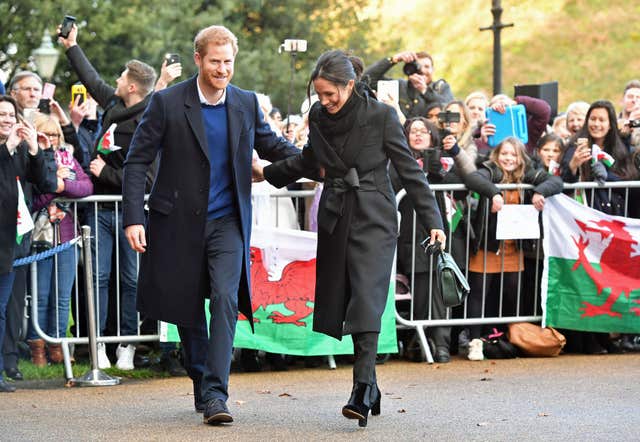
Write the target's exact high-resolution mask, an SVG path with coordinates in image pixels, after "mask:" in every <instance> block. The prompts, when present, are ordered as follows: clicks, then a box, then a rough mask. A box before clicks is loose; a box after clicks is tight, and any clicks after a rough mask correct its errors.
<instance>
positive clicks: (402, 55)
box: [391, 51, 418, 63]
mask: <svg viewBox="0 0 640 442" xmlns="http://www.w3.org/2000/svg"><path fill="white" fill-rule="evenodd" d="M417 59H418V56H417V55H416V53H415V52H411V51H404V52H398V53H397V54H396V55H394V56H393V57H391V61H392V62H393V63H399V62H401V61H404V62H405V63H411V62H412V61H415V60H417Z"/></svg>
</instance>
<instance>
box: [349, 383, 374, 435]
mask: <svg viewBox="0 0 640 442" xmlns="http://www.w3.org/2000/svg"><path fill="white" fill-rule="evenodd" d="M381 397H382V395H381V394H380V390H379V389H378V386H377V385H376V384H363V383H360V382H358V383H356V384H355V385H354V386H353V390H351V397H350V398H349V402H348V403H347V405H345V406H344V407H342V415H343V416H344V417H346V418H347V419H358V425H359V426H361V427H366V426H367V417H368V416H369V410H371V414H372V415H373V416H377V415H379V414H380V399H381Z"/></svg>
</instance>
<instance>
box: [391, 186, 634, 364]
mask: <svg viewBox="0 0 640 442" xmlns="http://www.w3.org/2000/svg"><path fill="white" fill-rule="evenodd" d="M430 187H431V189H432V190H433V191H434V193H444V194H449V195H452V192H454V191H465V192H466V191H467V189H466V187H465V186H464V185H463V184H451V185H435V184H432V185H430ZM497 187H498V188H499V189H501V190H512V189H522V190H525V189H533V187H534V186H532V185H528V184H517V185H516V184H499V185H497ZM631 188H640V181H620V182H607V183H604V184H598V183H596V182H584V183H573V184H569V183H565V184H564V191H567V190H579V189H607V190H608V192H609V197H611V192H612V191H613V189H625V191H624V196H625V205H624V215H625V216H627V214H628V211H629V204H630V203H632V204H640V201H631V202H630V201H629V189H631ZM405 195H406V191H405V190H401V191H400V192H398V194H397V196H396V202H397V203H398V204H399V203H400V202H401V201H402V199H403V198H404V197H405ZM588 204H589V205H590V206H592V205H593V193H592V194H591V200H590V201H589V202H588ZM486 210H487V215H488V211H489V206H488V205H487V207H486ZM470 212H471V207H470V205H467V210H466V225H465V229H466V230H465V231H466V232H467V233H466V250H465V253H464V255H465V263H464V266H462V265H461V268H462V267H464V272H465V276H467V277H468V275H469V270H468V266H467V265H466V264H467V263H468V262H469V258H470V234H469V232H470V229H471V220H470ZM485 220H486V221H487V222H488V216H485ZM416 226H417V220H416V214H415V212H413V231H412V244H413V248H412V263H411V272H410V273H411V274H410V275H406V276H407V277H408V278H409V281H410V290H409V293H408V294H401V295H396V321H397V328H398V329H414V330H415V332H416V335H417V337H418V341H419V343H420V347H421V350H422V353H423V356H424V357H425V358H426V360H427V362H428V363H433V356H432V354H431V350H430V348H429V345H428V341H427V337H426V332H425V330H426V329H427V328H429V327H450V326H468V325H485V324H508V323H513V322H540V321H541V320H542V312H541V308H540V306H539V293H540V287H539V284H538V281H539V280H540V276H541V273H542V258H543V255H542V246H541V242H542V241H541V239H538V240H537V244H536V248H535V250H536V255H535V258H533V257H532V259H534V262H535V271H534V272H533V273H532V274H531V273H529V276H530V277H533V278H534V299H533V305H529V306H524V305H523V304H522V302H521V301H522V299H521V298H522V285H523V278H522V277H523V273H524V271H522V272H519V275H518V292H517V298H516V312H517V313H518V314H517V315H515V316H505V315H502V307H503V305H502V300H503V296H504V292H503V288H504V287H503V284H502V281H503V276H504V271H501V273H500V281H501V283H500V294H499V296H500V299H499V307H498V309H499V311H500V314H499V315H498V316H492V317H489V316H485V306H486V304H485V301H486V297H487V287H486V284H484V282H486V273H485V274H484V278H483V289H482V298H483V299H482V305H483V309H482V310H483V313H482V316H481V317H479V318H471V317H468V312H467V301H465V302H464V304H463V305H462V306H461V307H459V308H457V310H458V311H460V310H462V317H455V318H454V317H453V316H452V309H447V314H446V318H441V319H436V318H434V317H433V311H432V310H433V309H432V304H433V303H432V301H433V296H434V293H433V286H432V285H431V284H432V283H431V282H430V283H429V292H428V294H427V296H428V299H427V309H428V311H427V317H426V318H417V317H416V316H415V315H414V307H415V306H414V301H415V299H414V296H413V295H412V294H413V293H414V288H415V278H414V273H415V259H416V254H417V253H424V252H423V251H422V250H420V249H419V247H418V246H417V244H418V243H419V241H421V240H422V239H424V238H417V236H416ZM487 230H488V229H487V224H485V226H484V232H485V233H486V232H487ZM451 247H452V236H451V235H450V236H449V237H448V238H447V244H446V250H447V251H449V252H450V251H451ZM484 252H485V254H486V252H487V250H486V248H485V249H484ZM458 264H459V265H460V264H461V263H458ZM431 268H433V261H431ZM502 268H504V267H502ZM525 271H526V268H525ZM430 281H432V279H430ZM407 302H408V303H409V306H408V307H406V309H402V306H403V305H405V304H406V303H407ZM399 306H400V310H399ZM526 307H528V308H529V311H532V312H533V314H532V315H520V314H519V312H521V311H522V310H523V309H524V308H526ZM451 340H452V343H451V345H457V342H456V341H457V336H452V337H451Z"/></svg>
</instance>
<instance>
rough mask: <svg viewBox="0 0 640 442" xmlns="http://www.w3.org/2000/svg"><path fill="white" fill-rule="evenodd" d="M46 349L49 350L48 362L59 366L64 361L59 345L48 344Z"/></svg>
mask: <svg viewBox="0 0 640 442" xmlns="http://www.w3.org/2000/svg"><path fill="white" fill-rule="evenodd" d="M47 348H48V349H49V361H51V363H52V364H60V363H62V361H64V356H63V355H62V345H61V344H49V345H48V346H47Z"/></svg>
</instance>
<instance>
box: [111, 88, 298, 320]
mask: <svg viewBox="0 0 640 442" xmlns="http://www.w3.org/2000/svg"><path fill="white" fill-rule="evenodd" d="M196 78H197V77H193V78H191V79H189V80H186V81H184V82H182V83H178V84H177V85H175V86H172V87H170V88H168V89H165V90H163V91H160V92H156V93H155V94H153V96H152V98H151V101H150V103H149V107H148V108H147V110H146V111H145V114H144V116H143V118H142V121H141V122H140V125H139V126H138V128H137V129H136V132H135V134H134V137H133V140H132V141H131V146H130V147H129V153H128V155H127V159H126V162H125V168H124V183H123V217H124V219H123V224H124V226H125V227H126V226H129V225H133V224H142V225H144V224H145V214H144V210H143V207H144V201H143V198H144V190H145V178H146V175H145V174H146V172H147V171H148V168H149V166H150V165H151V164H152V162H153V161H154V160H155V158H156V156H157V155H159V164H158V172H157V175H156V178H155V181H154V183H153V188H152V190H151V194H150V196H149V202H148V205H149V217H148V222H147V223H146V224H147V228H146V234H147V250H146V252H145V253H143V254H142V255H141V259H140V274H139V279H138V299H137V307H138V310H139V311H140V312H141V313H144V314H145V315H147V316H148V317H150V318H153V319H159V320H162V321H166V322H171V323H174V324H178V325H183V326H186V327H189V326H193V324H194V319H195V318H199V317H200V316H201V315H202V312H203V308H204V299H205V298H208V297H209V295H210V292H211V290H210V285H209V276H208V273H207V261H206V256H205V251H204V244H205V237H204V235H205V226H206V222H207V204H208V199H209V185H210V181H209V173H210V163H209V151H208V149H207V138H206V135H205V130H204V123H203V120H202V112H201V105H200V101H199V98H198V91H197V87H196V81H197V80H196ZM226 107H227V119H228V134H229V149H230V151H231V157H230V158H231V169H232V170H231V171H230V173H231V177H232V182H233V191H234V193H235V195H234V196H235V199H236V202H237V209H238V211H237V213H238V215H239V218H240V224H241V226H240V227H241V232H242V239H243V242H244V258H243V267H244V268H243V271H242V274H241V280H240V287H239V293H238V308H239V310H240V311H241V312H242V313H243V314H244V315H245V316H246V317H247V318H248V319H249V323H250V324H253V321H252V309H251V297H250V284H249V275H250V273H249V272H250V268H249V257H250V255H249V244H250V239H251V159H252V153H253V149H254V148H255V149H256V150H257V151H258V154H259V155H260V157H261V158H266V159H268V160H269V161H277V160H280V159H282V158H285V157H287V156H290V155H295V154H297V153H298V152H300V149H297V148H296V147H295V146H293V145H292V144H290V143H288V142H287V141H285V140H284V139H283V138H281V137H278V136H276V135H275V134H274V133H273V132H272V131H271V129H270V128H269V126H268V124H267V123H266V122H265V121H264V118H263V116H262V112H261V111H260V107H259V106H258V99H257V97H256V95H255V93H253V92H248V91H244V90H242V89H239V88H236V87H235V86H232V85H229V86H228V87H227V98H226Z"/></svg>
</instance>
